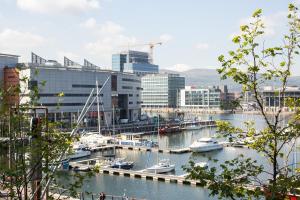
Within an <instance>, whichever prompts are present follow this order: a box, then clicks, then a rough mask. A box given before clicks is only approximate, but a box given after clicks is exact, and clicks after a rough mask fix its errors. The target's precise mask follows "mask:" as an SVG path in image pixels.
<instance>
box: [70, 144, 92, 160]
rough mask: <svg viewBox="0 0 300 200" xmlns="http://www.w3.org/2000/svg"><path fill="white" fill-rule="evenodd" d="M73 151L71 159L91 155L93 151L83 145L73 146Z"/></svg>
mask: <svg viewBox="0 0 300 200" xmlns="http://www.w3.org/2000/svg"><path fill="white" fill-rule="evenodd" d="M73 151H74V152H72V153H71V154H70V155H68V158H69V159H77V158H83V157H87V156H90V155H91V151H90V150H88V149H87V148H85V147H82V146H78V147H75V148H74V147H73Z"/></svg>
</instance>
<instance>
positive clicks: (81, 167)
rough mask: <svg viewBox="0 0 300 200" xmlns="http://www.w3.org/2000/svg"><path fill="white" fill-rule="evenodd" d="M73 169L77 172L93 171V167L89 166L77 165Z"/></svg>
mask: <svg viewBox="0 0 300 200" xmlns="http://www.w3.org/2000/svg"><path fill="white" fill-rule="evenodd" d="M73 171H75V172H89V171H91V168H90V167H89V166H80V167H79V166H75V167H74V168H73Z"/></svg>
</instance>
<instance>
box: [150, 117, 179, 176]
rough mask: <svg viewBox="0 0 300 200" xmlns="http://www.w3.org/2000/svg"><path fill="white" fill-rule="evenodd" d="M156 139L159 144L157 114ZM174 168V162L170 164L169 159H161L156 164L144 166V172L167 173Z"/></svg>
mask: <svg viewBox="0 0 300 200" xmlns="http://www.w3.org/2000/svg"><path fill="white" fill-rule="evenodd" d="M157 121H158V122H157V124H158V127H157V139H158V145H159V115H158V119H157ZM158 154H159V153H158V152H157V160H158ZM174 170H175V164H171V162H170V160H169V159H162V160H160V161H159V162H158V163H157V164H156V165H153V166H151V167H149V168H146V170H145V171H146V172H149V173H155V174H160V173H167V172H171V171H174Z"/></svg>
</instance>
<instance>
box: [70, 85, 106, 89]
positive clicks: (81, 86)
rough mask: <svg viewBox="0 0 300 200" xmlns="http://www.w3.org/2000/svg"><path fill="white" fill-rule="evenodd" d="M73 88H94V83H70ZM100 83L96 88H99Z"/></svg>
mask: <svg viewBox="0 0 300 200" xmlns="http://www.w3.org/2000/svg"><path fill="white" fill-rule="evenodd" d="M72 87H73V88H95V87H96V85H83V84H72ZM101 87H102V85H98V88H101Z"/></svg>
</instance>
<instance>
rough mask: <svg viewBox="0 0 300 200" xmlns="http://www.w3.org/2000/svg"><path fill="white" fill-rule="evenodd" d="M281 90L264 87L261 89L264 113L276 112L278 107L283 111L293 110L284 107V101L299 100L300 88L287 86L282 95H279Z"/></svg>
mask: <svg viewBox="0 0 300 200" xmlns="http://www.w3.org/2000/svg"><path fill="white" fill-rule="evenodd" d="M280 93H281V89H279V88H275V87H272V86H266V87H264V88H263V91H262V96H263V100H264V106H265V110H266V111H277V110H278V109H279V107H282V108H283V110H284V111H292V110H293V108H289V107H288V105H286V100H287V99H288V98H291V99H295V100H297V99H300V87H298V86H288V87H286V90H285V92H284V94H283V95H282V94H280Z"/></svg>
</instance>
